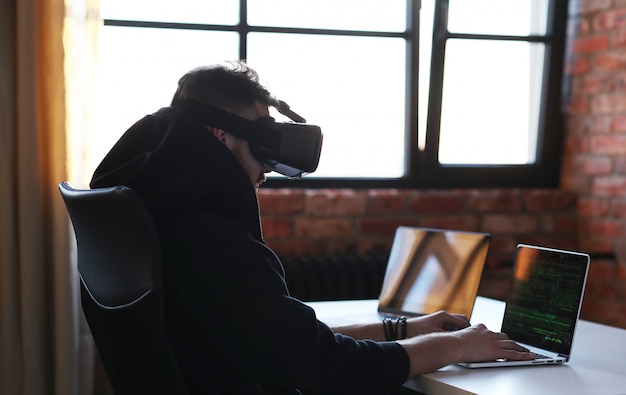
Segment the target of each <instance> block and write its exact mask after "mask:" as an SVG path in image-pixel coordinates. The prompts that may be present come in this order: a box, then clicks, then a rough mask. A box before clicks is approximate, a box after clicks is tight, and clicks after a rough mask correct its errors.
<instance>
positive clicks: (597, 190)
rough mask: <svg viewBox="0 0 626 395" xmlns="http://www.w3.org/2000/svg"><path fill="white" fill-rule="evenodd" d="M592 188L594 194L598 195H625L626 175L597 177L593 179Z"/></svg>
mask: <svg viewBox="0 0 626 395" xmlns="http://www.w3.org/2000/svg"><path fill="white" fill-rule="evenodd" d="M592 188H593V190H592V194H594V195H596V196H625V195H626V177H620V176H606V177H596V178H594V179H593V187H592Z"/></svg>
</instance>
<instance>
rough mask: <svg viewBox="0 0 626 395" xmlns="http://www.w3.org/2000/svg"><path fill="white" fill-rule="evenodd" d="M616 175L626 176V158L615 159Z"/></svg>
mask: <svg viewBox="0 0 626 395" xmlns="http://www.w3.org/2000/svg"><path fill="white" fill-rule="evenodd" d="M614 161H615V162H614V164H613V165H614V167H615V169H614V171H615V174H618V175H620V174H626V157H623V156H620V157H619V158H615V159H614Z"/></svg>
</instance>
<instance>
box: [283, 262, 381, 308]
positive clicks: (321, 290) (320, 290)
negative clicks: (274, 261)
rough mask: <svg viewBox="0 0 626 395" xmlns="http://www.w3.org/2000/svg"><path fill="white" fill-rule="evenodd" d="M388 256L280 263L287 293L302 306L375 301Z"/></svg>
mask: <svg viewBox="0 0 626 395" xmlns="http://www.w3.org/2000/svg"><path fill="white" fill-rule="evenodd" d="M388 256H389V255H388V253H382V252H381V253H378V252H376V253H370V254H364V255H352V254H344V255H334V256H312V255H302V256H290V257H286V258H283V259H282V262H283V266H284V267H285V276H286V280H287V286H288V287H289V292H290V293H291V295H292V296H293V297H295V298H298V299H300V300H302V301H305V302H310V301H321V300H344V299H376V298H378V296H379V293H380V287H381V285H382V282H383V277H384V275H385V268H386V266H387V258H388Z"/></svg>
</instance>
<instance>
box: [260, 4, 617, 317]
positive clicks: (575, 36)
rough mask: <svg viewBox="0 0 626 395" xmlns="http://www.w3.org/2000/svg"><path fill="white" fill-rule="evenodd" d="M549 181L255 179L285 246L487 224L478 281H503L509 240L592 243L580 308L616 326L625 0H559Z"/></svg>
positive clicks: (368, 245) (359, 244)
mask: <svg viewBox="0 0 626 395" xmlns="http://www.w3.org/2000/svg"><path fill="white" fill-rule="evenodd" d="M569 13H570V15H569V26H568V44H567V51H566V57H567V59H566V66H565V77H564V81H563V92H564V106H563V114H564V119H565V122H564V123H565V138H564V156H563V168H562V170H563V171H562V180H561V186H560V188H558V189H556V190H543V189H542V190H492V189H484V190H442V191H415V190H363V191H359V190H297V189H296V190H261V191H260V202H261V212H262V217H263V223H264V234H265V237H266V240H267V242H268V244H269V245H270V246H271V247H273V248H274V249H276V251H277V252H278V253H279V254H280V255H282V256H286V255H289V254H302V253H306V252H311V253H316V254H318V253H319V254H329V253H339V252H342V251H351V252H357V253H358V252H365V251H368V250H371V249H377V248H388V247H389V245H390V242H391V237H392V234H393V231H394V229H395V228H396V227H397V226H398V225H419V226H430V227H446V228H456V229H467V230H476V231H486V232H490V233H492V234H493V243H492V245H491V248H490V256H489V262H488V266H487V269H486V274H487V276H486V283H485V284H483V285H482V286H481V292H482V293H483V294H487V295H488V296H499V295H502V293H503V292H504V289H505V286H504V285H503V283H505V282H506V280H505V279H506V278H507V271H508V269H507V265H506V263H507V260H510V259H511V255H512V251H513V248H514V245H515V244H516V243H518V242H527V243H536V244H541V245H546V246H553V247H562V248H572V249H578V250H582V251H586V252H589V253H590V254H592V256H593V259H592V264H591V268H590V273H589V280H588V284H587V289H586V294H585V302H584V304H583V318H586V319H589V320H592V321H596V322H601V323H606V324H609V325H615V326H620V327H623V328H626V155H624V154H626V0H579V1H577V0H571V1H570V11H569Z"/></svg>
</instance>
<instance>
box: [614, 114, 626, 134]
mask: <svg viewBox="0 0 626 395" xmlns="http://www.w3.org/2000/svg"><path fill="white" fill-rule="evenodd" d="M611 132H617V133H620V132H626V115H616V116H614V117H611Z"/></svg>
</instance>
